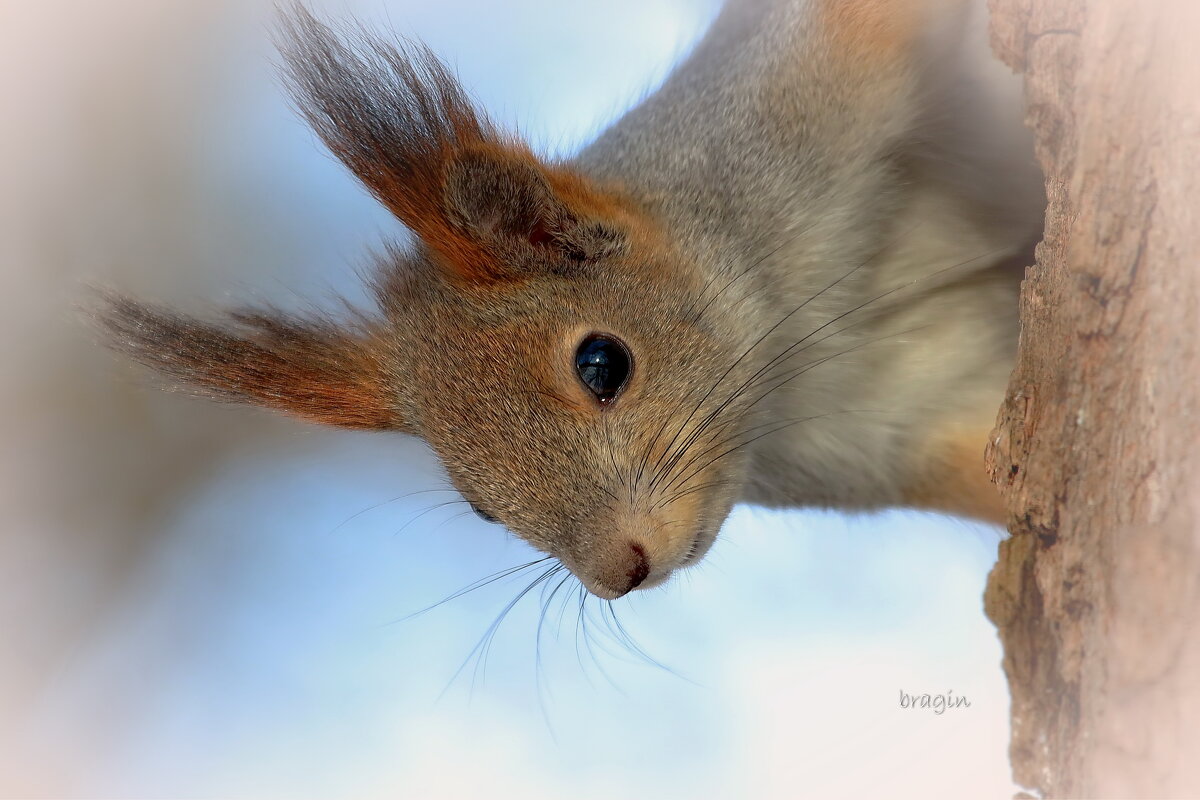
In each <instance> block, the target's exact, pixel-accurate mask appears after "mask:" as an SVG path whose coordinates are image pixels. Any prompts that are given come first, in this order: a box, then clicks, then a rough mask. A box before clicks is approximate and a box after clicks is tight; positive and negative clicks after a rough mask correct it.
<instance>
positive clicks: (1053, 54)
mask: <svg viewBox="0 0 1200 800" xmlns="http://www.w3.org/2000/svg"><path fill="white" fill-rule="evenodd" d="M991 2H992V11H993V19H992V33H993V46H994V47H995V49H996V51H997V53H998V54H999V55H1000V56H1001V57H1002V58H1003V59H1004V60H1005V61H1006V62H1007V63H1008V64H1009V65H1010V66H1012V67H1013V68H1014V69H1016V70H1018V71H1020V72H1023V73H1024V74H1025V76H1026V95H1027V99H1028V101H1029V108H1030V111H1029V122H1030V125H1031V126H1032V128H1033V130H1034V131H1035V133H1036V136H1037V146H1038V158H1039V159H1040V160H1041V163H1042V166H1043V168H1044V169H1045V172H1046V179H1047V192H1048V196H1049V208H1048V210H1047V215H1046V235H1045V241H1044V242H1043V243H1042V244H1040V245H1039V247H1038V251H1037V259H1036V260H1037V263H1036V264H1035V265H1034V266H1032V267H1030V268H1029V270H1028V272H1027V275H1026V280H1025V284H1024V287H1023V292H1022V298H1021V316H1022V322H1023V328H1022V333H1021V344H1020V352H1019V355H1018V360H1017V366H1016V369H1015V370H1014V372H1013V375H1012V380H1011V383H1010V384H1009V390H1008V397H1007V399H1006V400H1005V403H1004V405H1003V406H1002V408H1001V409H1000V413H999V417H998V421H997V426H996V429H995V431H994V432H993V436H992V440H991V442H990V444H989V447H988V452H987V463H988V469H989V470H990V472H991V474H992V478H993V480H994V481H995V482H996V483H997V484H999V485H1000V487H1001V490H1002V492H1003V494H1004V496H1005V500H1006V503H1007V508H1008V511H1009V513H1010V518H1009V530H1010V531H1011V533H1012V537H1011V538H1010V539H1009V540H1008V541H1006V542H1005V543H1004V544H1003V545H1002V546H1001V551H1000V560H999V563H998V564H997V565H996V567H995V569H994V570H993V571H992V574H991V577H990V579H989V582H988V589H987V597H986V605H987V612H988V614H989V616H990V617H991V618H992V620H993V621H994V622H995V623H996V625H997V626H998V627H999V630H1000V636H1001V639H1002V640H1003V643H1004V650H1005V657H1004V667H1005V671H1006V672H1007V674H1008V681H1009V686H1010V689H1011V691H1012V741H1011V745H1010V754H1011V757H1012V763H1013V772H1014V778H1015V780H1016V781H1017V782H1018V783H1019V784H1022V785H1024V786H1027V787H1031V788H1036V789H1038V790H1040V791H1041V792H1042V793H1043V794H1044V795H1045V796H1049V797H1200V333H1198V331H1200V324H1198V323H1200V2H1195V0H1182V1H1181V2H1169V1H1168V0H1157V1H1154V0H1151V1H1150V2H1145V1H1143V2H1137V1H1136V0H991Z"/></svg>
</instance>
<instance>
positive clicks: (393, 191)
mask: <svg viewBox="0 0 1200 800" xmlns="http://www.w3.org/2000/svg"><path fill="white" fill-rule="evenodd" d="M285 55H286V56H287V58H288V63H289V73H288V75H289V78H290V81H291V87H292V89H293V90H294V93H295V95H296V97H297V100H298V105H299V107H300V110H301V112H302V113H303V114H304V116H305V117H306V118H307V119H308V121H309V122H310V124H311V125H312V126H313V128H314V129H315V130H316V132H317V133H318V135H320V136H321V138H322V139H323V140H324V142H325V144H326V145H327V146H328V147H329V148H330V149H331V150H332V151H333V153H334V154H335V155H336V156H338V158H340V159H341V160H342V162H343V163H344V164H345V165H346V166H347V167H348V168H349V169H350V170H351V171H352V172H353V173H354V174H355V175H356V176H357V177H358V178H359V179H360V180H361V181H362V182H363V183H364V184H365V185H366V186H367V188H368V189H370V190H371V191H372V192H373V193H374V194H375V196H376V197H378V198H379V200H380V201H381V202H382V203H384V205H386V206H387V207H388V208H389V209H390V210H392V211H393V213H395V214H396V216H397V217H399V219H400V220H401V221H403V222H404V223H405V224H406V225H407V226H408V227H409V228H410V229H411V230H412V231H413V233H414V234H415V235H416V236H415V243H414V245H413V246H412V247H411V248H409V249H407V250H401V249H394V250H392V251H390V252H389V253H388V254H387V255H386V257H385V258H383V259H381V263H380V269H379V272H378V276H377V278H376V280H375V286H374V288H375V294H376V297H377V298H378V302H379V306H380V310H381V313H380V314H379V315H370V316H368V315H360V316H356V317H354V318H352V319H350V320H349V321H340V320H338V321H335V320H333V319H332V318H307V319H300V318H293V317H287V316H283V315H281V314H278V313H276V312H273V311H266V312H250V313H239V314H235V315H232V316H231V318H230V320H229V321H227V322H226V323H225V324H209V323H205V322H201V321H198V320H195V319H192V318H189V317H185V316H181V315H178V314H175V313H173V312H169V311H164V310H161V309H155V308H151V307H148V306H146V305H143V304H140V303H138V302H135V301H132V300H128V299H124V298H116V299H114V300H113V301H112V304H111V306H110V308H109V310H108V311H107V312H106V314H105V316H104V322H105V323H106V325H107V326H108V329H109V331H110V333H111V334H112V335H113V338H114V340H115V341H116V342H117V343H118V345H119V346H120V347H122V348H123V349H124V350H126V351H127V352H129V353H130V354H132V355H133V356H134V357H135V358H137V359H139V360H141V361H143V362H144V363H147V364H149V365H150V366H152V367H155V368H157V369H159V370H161V371H163V372H165V373H167V374H168V375H170V376H172V377H173V378H175V379H177V380H179V381H181V382H182V383H184V384H186V385H189V386H192V387H195V388H196V389H198V390H200V391H201V392H203V393H205V394H208V395H210V396H216V397H218V398H221V399H227V400H235V401H241V402H249V403H253V404H256V405H260V406H265V407H268V408H272V409H275V410H279V411H283V412H286V413H290V414H292V415H294V416H298V417H301V418H304V419H307V420H310V421H316V422H321V423H327V424H333V425H339V426H343V427H352V428H368V429H377V430H398V431H405V432H409V433H413V434H416V435H419V436H421V437H423V438H424V439H425V440H426V441H427V442H428V443H429V445H430V446H431V447H432V448H433V450H434V451H435V452H436V453H437V454H438V456H439V457H440V458H441V460H442V462H443V463H444V465H445V468H446V470H447V472H448V474H449V476H450V479H451V481H452V482H453V484H454V485H455V487H456V488H457V489H458V490H459V491H460V492H461V493H462V494H463V496H464V497H465V498H466V499H467V500H468V501H469V502H470V503H471V504H472V506H473V507H474V508H476V509H477V510H478V511H479V512H480V513H481V514H482V515H484V516H486V517H487V518H491V519H494V520H496V521H498V522H500V523H502V524H503V525H505V526H506V527H508V528H509V529H510V530H512V531H513V532H514V533H516V534H518V535H519V536H521V537H522V538H524V539H526V540H527V541H529V542H530V543H531V544H532V545H533V546H535V547H537V548H539V549H541V550H543V551H545V552H547V553H548V554H550V555H552V556H555V557H557V558H558V559H560V560H561V561H562V562H563V563H564V564H565V565H566V566H567V567H568V568H569V569H570V570H571V571H572V572H573V573H574V574H575V575H576V576H577V577H578V578H579V579H580V580H581V581H582V582H583V583H584V585H585V586H587V588H588V589H589V590H591V591H592V592H593V593H595V594H597V595H599V596H601V597H605V598H613V597H618V596H621V595H623V594H625V593H626V592H628V591H630V590H631V589H634V588H637V587H648V586H652V585H655V584H657V583H660V582H662V581H663V580H664V579H666V577H667V576H668V575H670V573H671V572H672V571H673V570H675V569H676V568H678V567H680V566H683V565H685V564H687V563H691V562H693V561H695V560H697V559H698V558H699V557H700V556H702V555H703V554H704V552H705V551H706V550H707V549H708V547H709V546H710V545H711V543H712V541H713V540H714V538H715V536H716V532H717V529H718V528H719V527H720V525H721V523H722V522H723V520H724V518H725V517H726V515H727V514H728V512H729V509H730V508H731V506H732V503H733V499H734V498H735V497H736V495H737V489H738V484H739V483H740V480H741V474H742V472H743V470H744V461H743V455H742V448H739V447H737V445H738V444H739V443H740V442H741V441H742V437H743V436H744V434H745V433H746V430H745V424H744V423H743V421H742V420H743V417H744V416H745V410H746V408H747V407H748V406H749V405H751V401H752V400H753V398H752V397H751V396H749V394H746V396H734V393H733V392H731V391H729V387H736V386H738V385H739V384H740V383H741V382H742V380H743V379H744V378H745V377H746V374H749V373H748V372H746V373H745V374H743V372H742V371H740V370H739V369H738V368H737V365H738V355H739V353H741V352H742V351H743V350H744V349H745V346H746V342H744V341H743V338H744V334H740V333H738V331H739V330H743V329H744V328H745V326H738V325H736V324H733V323H732V322H731V321H730V320H727V319H723V318H722V316H721V315H722V313H724V314H726V315H728V314H729V312H722V311H721V307H720V306H719V305H717V304H713V303H711V302H706V301H707V299H708V298H709V297H711V296H712V295H713V294H714V293H715V292H716V291H717V290H718V289H719V287H711V286H710V285H709V284H708V283H707V282H706V281H705V280H704V276H705V275H706V274H708V273H707V272H706V271H705V270H704V269H702V267H703V264H702V263H701V260H700V259H702V258H703V255H702V254H696V253H689V252H684V251H682V250H681V249H679V247H678V245H676V244H675V243H673V242H672V241H671V240H670V239H669V237H667V236H665V235H664V234H663V232H662V230H660V229H659V228H658V226H656V224H655V221H654V218H653V215H652V214H651V213H649V212H647V211H645V210H644V209H643V208H641V207H640V206H639V204H638V202H637V201H636V200H634V199H632V198H629V197H626V196H624V195H623V194H622V191H621V189H620V187H611V186H601V185H598V184H595V183H593V182H591V181H589V180H588V179H587V178H586V177H584V176H582V175H579V174H576V173H575V172H573V171H572V170H570V169H569V168H566V167H564V166H559V165H548V164H545V163H543V162H541V161H539V160H538V159H537V158H536V157H534V156H533V155H532V153H530V151H529V150H528V149H527V148H526V147H525V146H523V145H522V144H521V143H519V142H517V141H514V140H512V139H510V138H506V137H504V136H503V135H501V134H500V133H499V132H498V131H497V130H496V129H495V128H494V126H492V125H491V123H490V122H488V120H487V119H486V118H484V117H483V116H482V115H481V114H479V113H478V112H476V111H475V110H474V109H473V108H472V107H471V105H470V103H469V102H468V100H467V98H466V95H465V93H464V92H463V90H462V88H461V87H460V86H459V85H458V83H457V82H456V81H455V79H454V78H453V77H452V76H451V75H450V73H449V72H448V70H447V69H446V68H445V67H444V66H443V65H442V64H441V63H440V62H438V61H437V60H436V59H435V58H434V57H433V56H432V55H430V54H429V53H428V52H427V51H425V50H423V49H419V48H410V49H408V50H406V51H401V50H397V49H394V48H393V47H391V46H389V45H386V44H384V43H382V42H380V41H378V40H375V39H371V38H367V37H365V35H364V37H363V38H361V39H360V40H358V41H356V42H353V43H350V44H347V43H346V42H345V41H343V40H341V39H339V38H338V37H337V36H335V35H334V34H333V33H332V32H331V31H330V30H329V29H328V28H326V27H325V26H324V25H322V24H320V23H318V22H317V21H315V20H314V19H313V18H312V17H311V16H309V15H308V14H307V12H305V11H303V10H302V9H301V10H298V11H297V12H296V15H295V16H294V17H292V18H291V19H290V21H289V22H288V45H287V46H286V48H285ZM714 305H716V306H717V307H715V308H714V307H713V306H714ZM741 313H745V309H742V312H741ZM730 364H734V365H735V366H734V367H732V368H731V367H729V365H730ZM744 369H745V370H749V367H748V366H747V367H745V368H744ZM718 384H720V385H721V386H722V387H724V388H722V389H721V390H719V391H714V390H715V389H716V387H717V386H718Z"/></svg>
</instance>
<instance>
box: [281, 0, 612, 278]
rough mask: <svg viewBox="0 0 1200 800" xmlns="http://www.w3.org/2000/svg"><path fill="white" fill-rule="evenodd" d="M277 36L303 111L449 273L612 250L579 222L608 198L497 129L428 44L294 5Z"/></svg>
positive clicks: (498, 273) (473, 274)
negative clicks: (327, 19) (338, 26)
mask: <svg viewBox="0 0 1200 800" xmlns="http://www.w3.org/2000/svg"><path fill="white" fill-rule="evenodd" d="M279 38H280V44H279V46H280V50H281V52H282V53H283V56H284V59H285V67H284V76H285V80H286V82H287V84H288V88H289V89H290V91H291V93H292V96H293V98H294V99H295V102H296V106H297V109H298V110H299V112H300V114H301V115H302V116H303V117H304V118H305V119H306V120H307V121H308V123H309V125H311V126H312V128H313V130H314V131H316V133H317V135H318V136H319V137H320V138H321V140H322V141H323V142H324V143H325V145H326V146H327V147H328V148H329V149H330V151H331V152H333V154H334V155H335V156H337V157H338V159H340V160H341V161H342V163H343V164H345V165H346V167H347V168H349V169H350V171H351V172H353V173H354V175H356V176H357V177H358V179H359V180H360V181H362V182H363V184H364V185H365V186H366V187H367V188H368V189H369V190H370V191H371V192H372V193H373V194H374V195H375V196H376V197H377V198H378V199H379V200H380V202H382V203H383V204H384V205H385V206H387V208H388V209H390V210H391V211H392V213H394V214H395V215H396V216H397V217H399V218H400V220H401V221H402V222H404V223H405V224H406V225H407V226H408V227H409V228H411V229H412V230H413V232H414V233H416V234H417V235H418V236H419V237H420V238H421V240H422V241H423V242H424V243H425V245H426V246H427V247H428V248H429V249H430V250H431V252H432V254H433V255H434V256H435V260H436V261H437V262H438V263H439V266H441V267H442V268H443V269H444V270H446V271H447V272H448V274H449V275H450V276H451V277H452V278H457V279H461V280H465V281H468V282H480V281H488V280H492V279H496V278H502V277H505V276H506V275H508V274H509V270H512V269H517V270H518V271H519V270H520V269H522V268H523V267H522V265H523V264H524V265H529V264H538V263H539V260H540V259H544V258H545V257H547V256H549V257H551V258H558V259H562V258H566V259H567V260H576V261H578V260H586V259H587V258H588V257H589V256H591V255H598V254H602V253H604V252H608V251H609V250H611V248H612V242H611V240H612V238H613V237H612V236H611V235H609V234H608V232H607V231H601V233H604V234H605V235H604V236H600V235H598V234H597V226H596V225H595V221H594V220H586V219H585V218H587V217H590V216H595V213H594V212H595V211H596V210H597V209H601V208H607V206H606V205H605V203H606V202H607V200H606V199H603V198H602V196H601V194H600V193H598V192H596V191H594V190H592V189H591V188H590V187H589V186H588V184H587V182H586V181H584V180H583V179H582V178H581V177H580V176H578V175H575V174H574V173H572V172H570V171H569V170H566V169H564V168H562V167H559V166H556V167H549V166H547V165H545V164H543V163H541V162H540V161H539V160H538V159H537V158H536V157H535V156H534V155H533V153H532V152H531V151H530V149H529V148H528V147H527V146H526V145H524V144H523V143H521V142H519V141H518V140H516V139H515V138H513V137H506V136H503V135H501V133H500V132H499V130H498V129H497V128H496V126H495V125H493V124H492V122H491V121H490V120H488V118H487V116H486V115H485V114H483V113H482V112H479V111H476V109H475V108H474V107H473V105H472V104H471V100H470V98H469V97H468V96H467V93H466V91H465V90H464V89H463V88H462V86H461V85H460V84H459V82H458V80H457V79H456V78H455V76H454V74H453V73H452V72H451V70H450V69H449V68H448V67H447V66H446V65H445V64H443V63H442V62H441V61H439V60H438V58H437V57H436V56H435V55H434V54H433V53H432V51H430V50H429V49H428V48H427V47H425V46H424V45H422V44H419V43H411V42H409V43H404V44H401V45H398V46H397V45H393V44H391V43H390V42H386V41H384V40H382V39H380V38H379V37H378V36H376V35H374V34H372V33H370V32H368V31H366V30H363V29H352V30H339V31H335V30H333V29H331V28H330V27H329V26H328V25H326V24H325V23H323V22H321V21H319V20H317V19H316V18H315V17H313V15H312V13H311V12H309V11H308V9H306V8H305V7H304V6H303V5H300V4H299V3H297V4H296V5H294V6H293V7H292V8H291V9H290V10H289V11H288V12H287V13H285V14H284V16H283V21H282V22H281V30H280V37H279Z"/></svg>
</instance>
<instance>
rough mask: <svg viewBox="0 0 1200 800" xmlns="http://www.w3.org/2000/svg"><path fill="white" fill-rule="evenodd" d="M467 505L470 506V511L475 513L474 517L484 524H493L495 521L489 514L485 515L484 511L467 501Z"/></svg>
mask: <svg viewBox="0 0 1200 800" xmlns="http://www.w3.org/2000/svg"><path fill="white" fill-rule="evenodd" d="M468 505H470V506H471V510H472V511H474V512H475V516H477V517H479V518H480V519H481V520H483V521H484V522H495V521H496V518H495V517H493V516H492V515H491V514H489V513H487V512H486V511H484V510H483V509H482V508H480V507H479V506H477V505H475V504H474V503H471V502H470V501H468Z"/></svg>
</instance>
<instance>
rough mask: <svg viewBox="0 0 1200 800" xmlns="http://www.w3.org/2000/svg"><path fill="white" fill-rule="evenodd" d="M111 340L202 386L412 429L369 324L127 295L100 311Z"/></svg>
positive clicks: (237, 397)
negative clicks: (166, 303)
mask: <svg viewBox="0 0 1200 800" xmlns="http://www.w3.org/2000/svg"><path fill="white" fill-rule="evenodd" d="M99 320H100V323H101V325H102V327H103V328H104V329H105V331H106V333H107V334H108V336H109V337H110V340H111V341H112V343H113V345H114V346H115V347H116V348H117V349H119V350H122V351H123V352H125V353H127V354H128V355H130V356H131V357H133V358H134V359H135V360H137V361H140V362H141V363H143V364H145V365H147V366H149V367H152V368H153V369H156V370H158V371H159V372H161V373H163V374H165V375H167V376H169V377H171V378H173V379H175V380H178V381H179V382H180V383H181V384H183V385H185V386H186V387H189V388H191V389H193V390H194V391H195V392H196V393H197V394H201V395H205V396H208V397H212V398H215V399H218V400H228V401H231V402H244V403H250V404H252V405H257V406H262V407H264V408H270V409H273V410H275V411H282V412H284V413H286V414H291V415H292V416H296V417H300V418H301V419H305V420H308V421H310V422H320V423H324V424H327V425H337V426H340V427H343V428H367V429H374V430H405V425H404V422H403V420H402V418H401V416H400V412H399V410H398V408H397V405H398V403H397V398H396V396H395V390H394V387H395V386H397V385H398V381H397V379H396V377H395V376H394V374H393V370H392V369H390V368H389V361H388V359H387V358H386V349H385V347H384V346H383V343H382V341H381V340H380V339H379V337H378V334H377V333H375V332H372V331H371V330H370V328H369V327H368V325H367V324H366V323H363V324H362V325H360V326H358V328H357V329H351V328H347V327H345V326H342V325H339V324H337V323H335V322H333V321H332V320H329V319H321V318H315V319H308V320H302V319H298V318H291V317H287V316H284V315H282V314H278V313H274V312H258V311H255V312H244V313H238V314H231V315H230V317H229V320H228V322H227V324H225V325H214V324H210V323H206V322H201V321H199V320H196V319H193V318H191V317H187V316H183V315H180V314H176V313H173V312H170V311H166V310H163V309H156V308H152V307H150V306H147V305H144V304H142V303H138V302H136V301H134V300H130V299H128V298H125V297H111V298H108V306H107V308H106V309H104V310H102V311H101V312H100V315H99Z"/></svg>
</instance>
